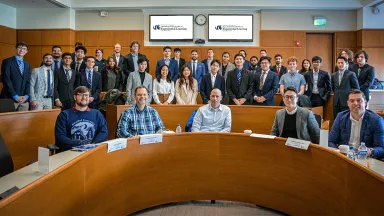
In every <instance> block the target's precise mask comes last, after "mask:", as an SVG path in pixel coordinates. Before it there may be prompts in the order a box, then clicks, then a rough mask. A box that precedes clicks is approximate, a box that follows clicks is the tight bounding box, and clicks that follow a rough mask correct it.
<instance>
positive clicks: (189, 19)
mask: <svg viewBox="0 0 384 216" xmlns="http://www.w3.org/2000/svg"><path fill="white" fill-rule="evenodd" d="M149 24H150V25H149V40H150V41H156V40H158V41H167V40H169V41H171V40H173V41H183V40H184V41H187V40H189V41H193V15H170V16H166V15H164V16H163V15H162V16H160V15H150V16H149Z"/></svg>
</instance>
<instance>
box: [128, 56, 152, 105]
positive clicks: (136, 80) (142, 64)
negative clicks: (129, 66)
mask: <svg viewBox="0 0 384 216" xmlns="http://www.w3.org/2000/svg"><path fill="white" fill-rule="evenodd" d="M137 63H138V65H139V68H138V71H135V72H132V73H130V74H129V77H128V81H127V100H128V103H129V104H136V101H135V99H134V95H133V94H132V93H133V92H134V91H135V89H136V87H138V86H144V87H146V88H147V89H148V100H147V105H149V104H151V101H152V76H151V74H149V73H146V72H145V70H146V69H147V66H148V64H147V58H145V57H140V58H139V60H137Z"/></svg>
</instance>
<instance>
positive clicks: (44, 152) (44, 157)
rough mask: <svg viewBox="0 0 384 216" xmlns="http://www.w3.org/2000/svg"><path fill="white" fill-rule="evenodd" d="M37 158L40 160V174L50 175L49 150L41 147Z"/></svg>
mask: <svg viewBox="0 0 384 216" xmlns="http://www.w3.org/2000/svg"><path fill="white" fill-rule="evenodd" d="M37 158H38V167H39V172H41V173H48V172H49V149H47V148H42V147H39V149H38V155H37Z"/></svg>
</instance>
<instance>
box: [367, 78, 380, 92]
mask: <svg viewBox="0 0 384 216" xmlns="http://www.w3.org/2000/svg"><path fill="white" fill-rule="evenodd" d="M369 88H370V89H383V84H382V82H381V81H379V80H378V79H377V78H375V79H374V80H373V85H372V86H371V87H369Z"/></svg>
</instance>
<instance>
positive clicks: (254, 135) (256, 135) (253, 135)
mask: <svg viewBox="0 0 384 216" xmlns="http://www.w3.org/2000/svg"><path fill="white" fill-rule="evenodd" d="M250 136H251V137H258V138H266V139H275V137H276V136H273V135H267V134H257V133H253V134H251V135H250Z"/></svg>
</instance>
